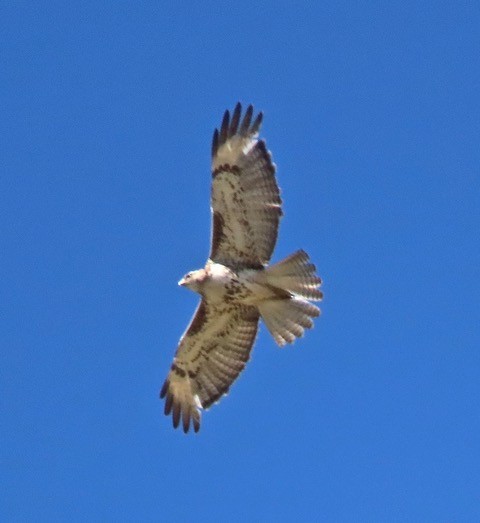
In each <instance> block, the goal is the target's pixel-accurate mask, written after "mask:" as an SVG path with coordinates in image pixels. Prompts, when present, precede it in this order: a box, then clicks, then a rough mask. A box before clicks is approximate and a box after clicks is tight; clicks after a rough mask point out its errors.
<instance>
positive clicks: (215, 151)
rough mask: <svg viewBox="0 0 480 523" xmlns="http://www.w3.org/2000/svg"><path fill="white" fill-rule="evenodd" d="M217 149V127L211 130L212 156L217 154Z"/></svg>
mask: <svg viewBox="0 0 480 523" xmlns="http://www.w3.org/2000/svg"><path fill="white" fill-rule="evenodd" d="M217 151H218V129H215V131H213V139H212V158H213V157H214V156H215V155H216V154H217Z"/></svg>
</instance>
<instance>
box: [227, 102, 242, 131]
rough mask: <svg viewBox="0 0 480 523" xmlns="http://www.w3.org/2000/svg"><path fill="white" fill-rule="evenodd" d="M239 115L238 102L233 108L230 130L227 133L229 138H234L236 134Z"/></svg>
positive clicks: (240, 110)
mask: <svg viewBox="0 0 480 523" xmlns="http://www.w3.org/2000/svg"><path fill="white" fill-rule="evenodd" d="M241 113H242V104H241V103H240V102H238V103H237V105H236V106H235V110H234V111H233V115H232V121H231V123H230V130H229V132H228V136H229V137H230V138H231V137H232V136H234V135H235V133H236V132H237V129H238V123H239V121H240V115H241Z"/></svg>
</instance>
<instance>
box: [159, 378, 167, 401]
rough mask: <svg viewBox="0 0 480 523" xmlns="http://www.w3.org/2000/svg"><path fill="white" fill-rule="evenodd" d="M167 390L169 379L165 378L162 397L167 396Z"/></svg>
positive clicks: (161, 392)
mask: <svg viewBox="0 0 480 523" xmlns="http://www.w3.org/2000/svg"><path fill="white" fill-rule="evenodd" d="M167 390H168V380H165V381H164V382H163V385H162V390H161V391H160V399H163V398H164V397H165V394H166V393H167Z"/></svg>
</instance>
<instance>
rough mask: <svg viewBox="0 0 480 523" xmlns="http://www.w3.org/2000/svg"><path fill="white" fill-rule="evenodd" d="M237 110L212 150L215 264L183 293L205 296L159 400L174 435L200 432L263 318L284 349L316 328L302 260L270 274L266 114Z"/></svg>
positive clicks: (313, 282) (274, 203)
mask: <svg viewBox="0 0 480 523" xmlns="http://www.w3.org/2000/svg"><path fill="white" fill-rule="evenodd" d="M253 116H254V114H253V106H252V105H249V106H248V108H247V109H246V111H245V114H244V116H243V118H242V106H241V104H240V103H238V104H237V105H236V107H235V109H234V111H233V113H232V114H231V115H230V112H229V111H226V112H225V114H224V117H223V121H222V125H221V127H220V130H218V129H215V132H214V134H213V142H212V187H211V210H212V232H211V247H210V256H209V258H208V260H207V263H206V265H205V268H203V269H199V270H196V271H192V272H189V273H188V274H186V275H185V276H184V277H183V278H182V279H181V280H180V281H179V282H178V283H179V285H181V286H184V287H187V288H189V289H191V290H192V291H195V292H198V293H199V294H200V296H201V300H200V303H199V305H198V308H197V310H196V312H195V314H194V316H193V318H192V320H191V322H190V325H189V326H188V327H187V330H186V331H185V333H184V334H183V336H182V337H181V339H180V343H179V345H178V348H177V352H176V354H175V357H174V359H173V363H172V366H171V370H170V372H169V374H168V376H167V379H166V380H165V383H164V384H163V387H162V389H161V392H160V398H165V414H167V415H169V414H172V417H173V426H174V427H175V428H177V427H178V426H179V424H180V421H182V426H183V430H184V432H188V431H189V428H190V425H192V426H193V429H194V431H195V432H198V430H199V429H200V411H201V409H208V408H209V407H210V406H211V405H212V404H213V403H215V402H217V401H218V400H219V399H220V398H221V397H222V396H223V395H224V394H226V393H227V392H228V390H229V388H230V386H231V385H232V383H233V382H234V381H235V380H236V379H237V378H238V375H239V374H240V372H241V371H242V370H243V368H244V367H245V364H246V363H247V361H248V360H249V358H250V352H251V350H252V346H253V344H254V341H255V337H256V335H257V330H258V324H259V320H260V318H261V319H262V320H263V322H264V323H265V325H266V327H267V329H268V330H269V331H270V333H271V335H272V336H273V339H274V340H275V342H276V343H277V344H278V345H279V346H283V345H285V344H286V343H292V342H293V341H294V340H295V338H298V337H300V336H302V335H303V333H304V329H309V328H311V327H312V326H313V321H312V318H315V317H317V316H318V315H319V314H320V309H319V308H318V307H316V306H315V305H313V304H312V303H310V301H319V300H321V299H322V297H323V295H322V292H321V291H320V290H319V287H320V285H321V279H320V278H319V277H318V276H317V275H316V269H315V266H314V265H313V264H312V263H310V261H309V257H308V255H307V254H306V253H305V252H304V251H303V250H299V251H297V252H295V253H294V254H291V255H290V256H288V257H287V258H285V259H284V260H282V261H280V262H278V263H276V264H273V265H268V263H269V261H270V257H271V255H272V251H273V249H274V247H275V243H276V240H277V233H278V225H279V221H280V217H281V216H282V209H281V204H282V201H281V199H280V190H279V187H278V184H277V180H276V178H275V165H274V163H273V162H272V157H271V154H270V152H269V151H268V150H267V148H266V145H265V142H264V141H263V140H259V139H258V132H259V129H260V125H261V123H262V118H263V114H262V113H261V112H260V113H259V114H257V116H256V117H255V118H254V117H253Z"/></svg>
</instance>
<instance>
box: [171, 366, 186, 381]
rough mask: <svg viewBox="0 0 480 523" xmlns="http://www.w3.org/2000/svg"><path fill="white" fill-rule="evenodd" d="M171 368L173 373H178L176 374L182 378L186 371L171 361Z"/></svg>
mask: <svg viewBox="0 0 480 523" xmlns="http://www.w3.org/2000/svg"><path fill="white" fill-rule="evenodd" d="M171 368H172V370H173V372H175V374H178V376H180V377H181V378H184V377H185V376H186V375H187V373H186V372H185V371H184V370H183V369H182V368H181V367H179V366H178V365H177V364H176V363H172V367H171Z"/></svg>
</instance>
